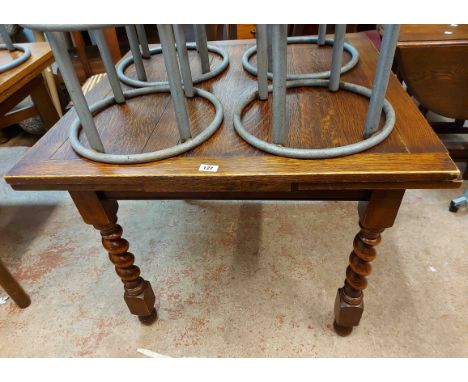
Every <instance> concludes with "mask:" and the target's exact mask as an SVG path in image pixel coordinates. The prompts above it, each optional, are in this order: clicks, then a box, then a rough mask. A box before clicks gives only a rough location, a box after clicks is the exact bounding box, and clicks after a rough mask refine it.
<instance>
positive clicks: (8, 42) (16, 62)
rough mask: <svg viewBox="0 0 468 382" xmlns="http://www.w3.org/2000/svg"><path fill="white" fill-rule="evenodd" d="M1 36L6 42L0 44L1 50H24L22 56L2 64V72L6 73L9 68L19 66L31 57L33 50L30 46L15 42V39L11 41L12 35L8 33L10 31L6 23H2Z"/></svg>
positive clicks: (0, 68) (0, 71) (0, 69)
mask: <svg viewBox="0 0 468 382" xmlns="http://www.w3.org/2000/svg"><path fill="white" fill-rule="evenodd" d="M0 36H2V39H3V41H4V42H5V43H4V44H0V50H8V51H10V52H14V51H15V50H20V51H22V52H23V54H22V55H21V56H19V57H16V58H14V59H13V60H12V61H10V62H8V63H6V64H4V65H0V73H4V72H6V71H7V70H10V69H13V68H16V67H17V66H19V65H21V64H22V63H24V62H25V61H26V60H27V59H28V58H29V57H31V51H30V50H29V48H28V47H25V46H21V45H19V44H13V41H11V37H10V35H9V34H8V31H7V30H6V28H5V25H3V24H0Z"/></svg>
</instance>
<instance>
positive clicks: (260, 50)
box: [256, 24, 268, 100]
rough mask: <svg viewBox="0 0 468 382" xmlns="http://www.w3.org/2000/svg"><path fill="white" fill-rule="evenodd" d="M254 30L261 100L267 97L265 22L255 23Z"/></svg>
mask: <svg viewBox="0 0 468 382" xmlns="http://www.w3.org/2000/svg"><path fill="white" fill-rule="evenodd" d="M256 31H257V33H256V39H257V68H258V74H257V81H258V97H259V98H260V99H261V100H266V99H268V46H267V26H266V24H257V27H256Z"/></svg>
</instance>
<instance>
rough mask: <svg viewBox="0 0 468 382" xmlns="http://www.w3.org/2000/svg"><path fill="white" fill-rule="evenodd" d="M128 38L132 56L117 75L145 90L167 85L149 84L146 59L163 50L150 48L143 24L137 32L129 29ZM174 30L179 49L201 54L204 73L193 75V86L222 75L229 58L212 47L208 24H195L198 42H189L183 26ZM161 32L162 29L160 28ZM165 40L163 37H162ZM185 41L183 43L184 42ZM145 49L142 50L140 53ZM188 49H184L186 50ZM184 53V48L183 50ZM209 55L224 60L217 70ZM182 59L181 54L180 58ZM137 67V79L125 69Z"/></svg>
mask: <svg viewBox="0 0 468 382" xmlns="http://www.w3.org/2000/svg"><path fill="white" fill-rule="evenodd" d="M126 29H127V36H128V39H129V42H130V48H131V51H132V55H131V56H128V57H127V58H125V59H123V60H122V61H121V62H120V63H119V64H118V65H117V75H118V77H119V79H120V80H121V81H122V82H123V83H125V84H127V85H129V86H132V87H135V88H142V87H152V86H167V82H166V81H148V79H147V78H146V73H145V68H144V66H143V60H142V57H143V58H151V56H152V55H154V54H158V53H161V52H162V48H160V47H156V48H151V49H150V48H149V47H148V39H147V38H146V34H145V32H144V28H143V26H142V25H137V30H136V32H135V29H134V27H133V26H127V27H126ZM174 30H177V34H176V35H178V36H179V40H180V44H178V46H179V45H180V46H182V44H183V45H185V47H186V49H188V50H196V51H198V56H199V58H200V62H201V67H202V73H200V74H197V75H194V76H192V83H193V84H199V83H201V82H203V81H206V80H209V79H211V78H214V77H216V76H217V75H219V74H221V73H222V72H223V71H224V70H225V69H226V68H227V67H228V65H229V56H228V54H227V51H226V50H225V49H222V48H220V47H218V46H214V45H208V43H207V37H206V28H205V25H200V24H196V25H194V32H195V40H196V42H195V43H185V36H184V32H183V27H182V25H175V26H174ZM158 31H159V28H158ZM160 39H161V36H160ZM182 39H183V41H182ZM161 42H162V41H161ZM140 47H141V51H140ZM186 49H184V50H186ZM181 50H182V49H181ZM208 52H212V53H215V54H217V55H219V56H220V57H221V59H222V60H221V63H220V64H218V65H216V67H214V68H211V67H210V59H209V55H208ZM179 59H180V55H179ZM132 64H134V65H135V69H136V72H137V79H134V78H130V77H129V76H127V75H126V74H125V70H126V69H127V68H128V67H129V66H130V65H132Z"/></svg>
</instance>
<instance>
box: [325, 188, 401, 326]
mask: <svg viewBox="0 0 468 382" xmlns="http://www.w3.org/2000/svg"><path fill="white" fill-rule="evenodd" d="M403 194H404V191H403V190H392V191H389V190H382V191H373V192H372V194H371V196H370V199H369V200H368V201H362V202H360V203H359V205H358V211H359V225H360V227H361V230H360V231H359V233H358V234H357V235H356V237H355V238H354V243H353V248H354V249H353V251H352V252H351V255H350V257H349V266H348V268H347V269H346V279H345V282H344V287H343V288H340V289H338V293H337V295H336V300H335V323H334V327H335V330H336V332H337V333H338V334H340V335H348V334H349V333H351V331H352V329H353V327H354V326H357V325H359V321H360V320H361V316H362V313H363V311H364V303H363V296H364V295H363V292H362V291H363V290H364V289H366V288H367V279H366V276H368V275H369V274H370V273H371V269H372V268H371V265H370V262H371V261H373V260H374V259H375V257H376V255H377V253H376V250H375V248H374V247H375V246H376V245H378V244H379V243H380V240H381V237H380V234H381V233H382V232H383V231H384V230H385V229H386V228H390V227H391V226H393V223H394V221H395V218H396V216H397V214H398V209H399V208H400V204H401V200H402V199H403Z"/></svg>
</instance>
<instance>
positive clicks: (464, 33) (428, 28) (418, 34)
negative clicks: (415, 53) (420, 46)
mask: <svg viewBox="0 0 468 382" xmlns="http://www.w3.org/2000/svg"><path fill="white" fill-rule="evenodd" d="M398 41H399V43H400V44H405V43H429V42H443V41H451V42H452V43H453V42H454V41H464V42H465V43H466V42H467V41H468V25H467V24H403V25H401V29H400V36H399V38H398Z"/></svg>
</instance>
